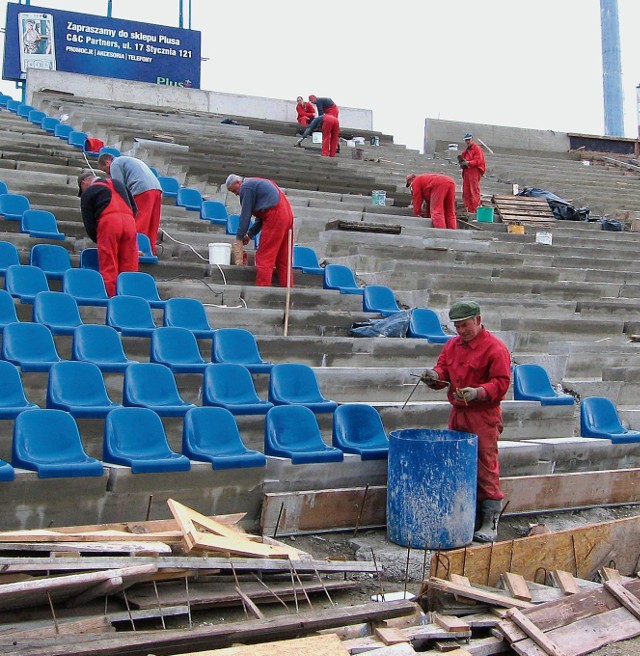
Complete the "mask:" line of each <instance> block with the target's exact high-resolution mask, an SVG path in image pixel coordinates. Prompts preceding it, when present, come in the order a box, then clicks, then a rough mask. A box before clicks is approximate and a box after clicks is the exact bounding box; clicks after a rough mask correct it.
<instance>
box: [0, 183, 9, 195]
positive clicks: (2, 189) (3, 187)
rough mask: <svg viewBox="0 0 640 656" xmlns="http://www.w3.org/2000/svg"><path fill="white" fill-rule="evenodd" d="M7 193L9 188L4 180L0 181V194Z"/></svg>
mask: <svg viewBox="0 0 640 656" xmlns="http://www.w3.org/2000/svg"><path fill="white" fill-rule="evenodd" d="M8 193H9V187H7V183H6V182H4V180H0V194H8Z"/></svg>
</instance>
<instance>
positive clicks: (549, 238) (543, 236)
mask: <svg viewBox="0 0 640 656" xmlns="http://www.w3.org/2000/svg"><path fill="white" fill-rule="evenodd" d="M536 244H547V245H548V246H551V245H552V244H553V235H552V234H551V233H550V232H536Z"/></svg>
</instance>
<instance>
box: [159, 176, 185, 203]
mask: <svg viewBox="0 0 640 656" xmlns="http://www.w3.org/2000/svg"><path fill="white" fill-rule="evenodd" d="M158 182H159V183H160V187H162V195H163V196H165V197H166V198H175V197H176V196H177V195H178V190H179V189H180V183H179V182H178V181H177V180H176V179H175V178H172V177H171V176H168V175H159V176H158Z"/></svg>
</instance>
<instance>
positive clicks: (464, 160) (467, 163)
mask: <svg viewBox="0 0 640 656" xmlns="http://www.w3.org/2000/svg"><path fill="white" fill-rule="evenodd" d="M467 166H469V162H467V160H466V159H461V160H460V168H462V169H466V168H467Z"/></svg>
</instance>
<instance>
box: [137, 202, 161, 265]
mask: <svg viewBox="0 0 640 656" xmlns="http://www.w3.org/2000/svg"><path fill="white" fill-rule="evenodd" d="M135 201H136V205H137V206H138V213H137V214H136V230H137V231H138V232H142V233H144V234H145V235H147V237H149V241H150V242H151V252H152V253H153V254H154V255H155V254H156V242H157V241H158V230H159V228H160V211H161V209H162V191H161V190H160V189H149V191H143V192H142V193H141V194H138V195H137V196H135Z"/></svg>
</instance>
